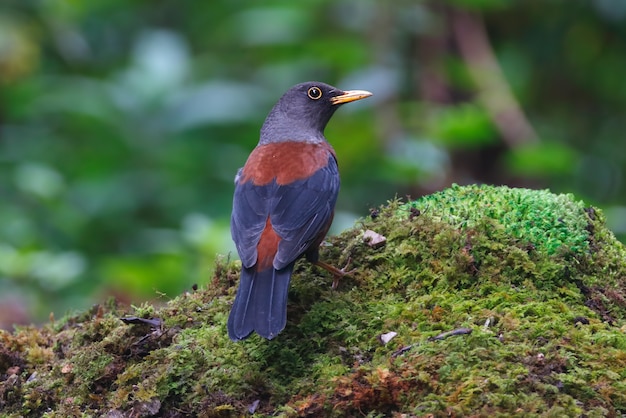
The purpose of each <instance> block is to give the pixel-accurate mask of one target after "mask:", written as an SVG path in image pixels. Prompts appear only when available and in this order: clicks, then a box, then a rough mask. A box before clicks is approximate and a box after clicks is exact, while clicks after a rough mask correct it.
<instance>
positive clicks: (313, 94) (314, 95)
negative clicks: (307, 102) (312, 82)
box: [307, 87, 322, 100]
mask: <svg viewBox="0 0 626 418" xmlns="http://www.w3.org/2000/svg"><path fill="white" fill-rule="evenodd" d="M307 94H308V95H309V97H310V98H311V99H313V100H317V99H319V98H320V97H322V90H320V88H319V87H311V88H310V89H309V91H308V92H307Z"/></svg>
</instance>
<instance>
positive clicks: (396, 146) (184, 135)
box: [0, 0, 626, 325]
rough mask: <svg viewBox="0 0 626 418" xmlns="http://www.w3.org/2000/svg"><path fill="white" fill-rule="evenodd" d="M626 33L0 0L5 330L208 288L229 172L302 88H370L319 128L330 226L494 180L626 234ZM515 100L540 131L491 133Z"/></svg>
mask: <svg viewBox="0 0 626 418" xmlns="http://www.w3.org/2000/svg"><path fill="white" fill-rule="evenodd" d="M625 21H626V6H624V5H623V2H621V1H620V0H601V1H600V0H598V1H595V2H586V1H582V0H575V1H570V2H568V5H567V7H564V6H563V4H562V3H560V2H536V1H530V2H528V1H521V0H517V1H513V0H509V1H505V0H454V1H453V0H448V1H444V2H435V1H432V2H428V1H419V0H413V1H405V0H402V1H394V2H384V1H376V0H370V1H362V0H340V1H337V0H333V1H331V0H324V1H300V2H288V1H270V2H263V3H259V2H254V1H251V0H240V1H237V2H232V1H231V2H229V1H224V0H214V1H210V2H207V1H201V0H189V1H186V2H184V3H181V2H175V1H171V0H163V1H133V2H129V1H122V0H106V1H105V0H94V1H88V2H87V1H78V0H4V1H3V2H2V3H1V4H0V304H1V305H2V306H3V307H5V308H6V309H8V310H9V311H10V312H9V314H4V313H3V310H2V309H0V322H2V320H3V315H6V316H7V317H8V318H10V319H11V320H18V319H19V317H20V315H22V316H23V318H22V319H23V320H32V319H33V318H35V319H39V320H41V319H42V318H45V317H46V316H47V315H48V313H49V312H50V311H56V312H57V313H58V314H62V313H63V312H64V311H65V310H67V309H69V308H82V307H84V306H86V305H87V304H89V303H90V302H91V301H93V300H96V299H102V298H103V297H104V295H106V294H109V293H112V294H115V295H117V296H118V297H122V298H123V299H125V300H127V301H135V302H136V301H139V300H141V299H145V298H158V297H159V295H161V294H166V295H167V297H171V296H174V295H176V294H178V293H179V292H181V290H183V289H185V288H189V287H190V286H191V285H192V284H193V283H206V282H207V281H208V277H209V271H210V269H211V268H212V266H213V260H214V258H215V256H216V254H218V253H220V254H228V253H229V252H232V251H233V245H232V244H231V241H230V236H229V230H228V217H229V213H230V203H231V194H232V188H233V186H232V180H233V176H234V173H235V171H236V169H237V168H238V167H240V166H241V165H242V164H243V163H244V162H245V158H246V156H247V154H248V152H249V151H250V150H251V149H252V148H253V147H254V145H255V143H256V141H257V138H258V129H259V127H260V125H261V123H262V121H263V119H264V117H265V115H266V114H267V112H268V111H269V109H270V107H271V106H272V104H273V103H274V102H275V101H276V99H277V98H278V96H279V95H280V94H282V92H283V91H284V90H285V89H287V88H288V87H289V86H291V85H292V84H295V83H297V82H300V81H304V80H310V79H319V80H322V81H325V82H329V83H331V84H335V85H337V86H338V87H341V88H346V89H347V88H360V89H367V90H370V91H372V92H374V94H375V95H374V96H373V97H372V98H370V99H368V100H366V101H363V102H362V103H355V104H353V105H350V106H349V107H346V108H344V109H342V110H341V111H340V112H338V113H337V115H336V116H335V117H334V118H333V120H332V121H331V123H330V124H329V127H328V129H327V131H326V134H327V137H328V138H329V139H330V141H331V142H332V144H333V145H334V147H335V148H336V150H337V154H338V156H339V159H340V170H341V174H342V191H341V194H340V198H339V202H338V214H337V217H336V221H335V227H334V228H335V231H339V230H342V229H344V228H345V227H346V226H348V225H350V224H351V223H352V222H353V220H354V219H355V218H356V217H359V216H363V215H365V214H367V209H368V208H369V207H371V206H377V205H379V204H381V203H383V202H384V201H386V200H388V199H391V198H393V197H394V196H396V195H399V196H403V195H405V194H410V195H412V196H414V197H417V196H418V195H422V194H425V193H430V192H433V191H435V190H439V189H442V188H444V187H446V186H448V185H449V184H451V183H452V182H457V183H461V184H467V183H479V182H487V183H498V184H509V185H512V186H529V187H542V188H543V187H550V188H551V189H552V190H554V191H557V192H572V193H574V194H576V195H577V196H578V197H580V198H584V199H586V200H588V201H589V202H591V203H593V204H596V205H599V206H602V207H603V208H605V210H606V214H607V218H608V221H609V226H610V227H612V228H613V230H614V231H616V232H617V233H618V236H620V235H619V234H620V233H621V234H622V235H621V237H622V238H623V237H624V235H623V234H625V233H626V220H625V219H626V199H625V198H624V196H626V185H625V184H624V182H623V173H624V170H625V169H626V154H625V153H624V152H623V144H624V129H623V120H624V109H626V78H625V77H624V76H623V75H624V74H626V55H624V54H623V51H624V50H626V25H625V24H624V22H625ZM472 25H474V26H472ZM476 28H479V29H482V30H484V31H485V34H486V35H487V38H486V39H487V40H488V43H486V44H485V43H483V44H480V42H479V41H480V39H481V38H480V36H478V35H480V33H481V32H480V31H477V29H476ZM472 42H473V43H472ZM472 48H474V49H472ZM481 48H482V49H481ZM468 51H469V52H468ZM472 51H473V52H472ZM489 53H491V54H492V55H493V56H494V57H495V58H496V63H497V65H496V67H495V69H494V68H493V67H489V66H486V67H484V68H483V67H482V65H486V64H485V61H484V60H482V61H481V59H482V58H484V57H485V56H488V55H489ZM481 74H482V76H481ZM498 74H500V75H501V79H500V78H498ZM499 79H500V81H504V82H505V84H504V85H502V84H500V85H498V84H497V83H496V82H494V81H493V80H499ZM494 85H495V87H494ZM507 89H508V90H509V93H510V97H513V98H514V103H515V104H516V105H517V106H518V107H519V109H521V110H522V113H521V114H522V115H523V116H524V118H526V119H527V122H528V124H529V125H530V126H532V128H533V131H531V133H532V134H533V135H530V134H529V135H526V136H525V135H517V136H515V134H511V133H510V132H509V131H508V127H509V126H514V124H515V122H516V121H515V120H513V122H510V123H509V122H508V121H505V123H504V124H498V123H497V120H496V117H497V114H494V109H496V110H498V109H500V108H502V109H505V110H506V109H508V108H509V107H510V103H509V105H507V104H506V101H505V102H499V101H498V100H500V99H502V97H505V98H506V94H504V96H503V94H502V91H504V92H506V91H507ZM510 97H509V98H510ZM502 103H504V104H502ZM518 116H519V115H518ZM517 121H518V122H519V120H517ZM511 135H512V138H514V139H515V141H511V140H510V138H509V137H510V136H511ZM25 307H27V308H25ZM3 325H6V324H3Z"/></svg>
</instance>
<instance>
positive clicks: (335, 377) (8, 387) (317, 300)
mask: <svg viewBox="0 0 626 418" xmlns="http://www.w3.org/2000/svg"><path fill="white" fill-rule="evenodd" d="M365 230H372V231H375V232H376V233H378V234H382V235H383V236H385V237H386V239H387V241H386V243H385V245H382V246H374V247H372V246H370V245H368V243H367V242H366V241H365V240H364V239H363V235H364V231H365ZM322 257H323V258H324V259H325V260H326V261H329V262H331V263H333V264H335V265H338V266H341V265H343V264H345V263H346V262H347V261H348V260H351V264H350V265H351V268H355V271H354V273H353V275H352V277H346V278H344V279H342V281H341V282H340V285H339V288H338V290H335V291H333V290H331V289H330V283H331V281H332V278H331V277H329V276H327V275H326V273H323V272H321V271H319V270H317V269H315V268H314V267H311V266H310V265H308V264H307V263H306V262H304V261H303V262H301V263H299V264H298V265H297V268H296V273H295V274H294V279H293V281H292V288H291V291H290V294H289V313H288V324H287V328H286V329H285V330H284V331H283V333H281V334H280V335H279V336H278V337H277V338H275V339H274V340H272V341H267V340H264V339H261V338H259V337H258V336H256V335H255V336H252V337H251V338H249V339H248V340H245V341H243V342H239V343H234V342H231V341H230V340H229V339H228V337H227V334H226V327H225V324H226V318H227V315H228V311H229V306H230V303H231V302H232V299H233V297H234V291H235V284H236V282H237V278H238V263H237V262H229V261H227V260H222V261H221V262H220V263H218V265H217V266H216V272H215V276H214V277H213V280H212V282H211V283H210V284H209V285H207V286H206V289H201V290H199V291H195V292H190V293H186V294H184V295H181V296H179V297H177V298H175V299H174V300H172V301H170V302H168V303H167V304H165V305H164V306H162V307H153V306H150V305H145V306H142V307H138V308H134V309H132V310H131V311H129V312H126V311H125V310H124V309H121V308H118V307H116V306H115V304H114V303H109V304H108V306H101V307H96V308H94V309H93V310H92V311H91V312H88V313H85V314H83V315H81V316H75V317H70V318H66V319H64V320H62V321H58V322H57V323H53V324H51V325H48V326H45V327H42V328H23V329H19V330H17V331H16V332H14V333H6V332H0V411H1V412H0V415H2V416H20V415H21V416H42V415H43V416H48V417H67V416H109V417H121V416H136V417H141V416H159V417H177V416H202V417H205V416H206V417H208V416H240V415H243V414H249V413H251V411H252V413H253V414H255V415H257V416H264V415H284V416H306V415H310V416H357V415H363V416H372V417H373V416H393V415H397V416H400V415H401V414H406V416H464V415H473V416H498V415H502V416H512V415H513V416H514V415H519V416H555V417H557V416H558V417H560V416H590V417H591V416H619V415H620V414H626V383H625V382H626V250H625V249H624V247H623V246H622V245H621V244H620V243H619V242H618V241H616V239H615V238H614V236H613V234H612V233H611V232H610V231H608V230H607V229H606V227H605V226H604V218H603V215H602V213H601V211H599V210H598V209H595V208H590V207H585V206H584V205H583V204H582V203H580V202H577V201H575V200H574V199H573V198H572V197H571V196H563V195H558V196H557V195H554V194H551V193H548V192H545V191H532V190H525V189H509V188H505V187H486V186H485V187H477V186H470V187H458V186H454V187H452V188H450V189H447V190H445V191H443V192H441V193H437V194H434V195H431V196H427V197H424V198H422V199H420V200H418V201H416V202H410V203H407V204H401V203H400V202H392V203H390V204H389V205H388V206H386V207H384V208H381V209H380V210H376V211H373V212H372V216H371V217H369V218H367V219H364V220H363V221H361V222H359V223H358V224H357V225H356V227H355V228H353V229H351V230H348V231H346V232H344V233H343V234H341V235H340V236H337V237H332V238H331V239H330V245H328V246H326V247H324V248H323V250H322ZM127 315H133V316H134V317H135V318H131V319H130V320H129V321H128V322H130V324H126V323H123V322H122V321H120V319H119V318H120V317H122V316H127ZM146 319H148V320H146ZM161 321H162V323H161ZM455 330H457V331H455ZM389 332H394V333H397V334H396V336H395V338H393V339H391V341H389V342H387V343H386V344H385V343H383V342H382V340H384V338H382V339H381V335H383V334H387V333H389ZM389 336H390V335H386V337H389Z"/></svg>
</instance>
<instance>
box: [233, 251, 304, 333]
mask: <svg viewBox="0 0 626 418" xmlns="http://www.w3.org/2000/svg"><path fill="white" fill-rule="evenodd" d="M292 271H293V263H292V264H290V265H288V266H287V267H285V268H284V269H281V270H275V269H273V268H269V269H266V270H263V271H256V270H255V268H254V267H252V268H245V267H244V268H242V269H241V280H240V282H239V289H238V290H237V296H235V302H234V303H233V307H232V309H231V311H230V316H229V317H228V336H229V337H230V339H231V340H233V341H237V340H243V339H244V338H247V337H248V336H249V335H250V334H251V333H252V331H256V332H257V334H259V335H260V336H261V337H264V338H267V339H269V340H271V339H272V338H274V337H275V336H277V335H278V333H279V332H281V331H282V330H283V329H284V328H285V324H286V323H287V293H288V290H289V281H290V280H291V272H292Z"/></svg>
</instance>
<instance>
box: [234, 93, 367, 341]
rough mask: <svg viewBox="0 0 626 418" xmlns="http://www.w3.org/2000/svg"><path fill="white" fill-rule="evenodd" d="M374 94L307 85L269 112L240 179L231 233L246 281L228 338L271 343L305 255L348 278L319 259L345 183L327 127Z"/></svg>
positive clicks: (240, 289)
mask: <svg viewBox="0 0 626 418" xmlns="http://www.w3.org/2000/svg"><path fill="white" fill-rule="evenodd" d="M371 95H372V93H370V92H369V91H365V90H346V91H343V90H340V89H338V88H336V87H333V86H331V85H328V84H325V83H321V82H316V81H310V82H305V83H300V84H297V85H295V86H293V87H291V88H290V89H289V90H287V92H286V93H284V94H283V95H282V97H280V99H279V100H278V102H277V103H276V104H275V105H274V107H273V108H272V109H271V111H270V112H269V114H268V116H267V118H266V119H265V122H264V123H263V125H262V127H261V131H260V138H259V142H258V144H257V146H256V147H255V148H254V150H253V151H252V152H251V153H250V155H249V156H248V159H247V160H246V163H245V164H244V166H243V167H242V168H240V169H239V170H238V171H237V174H236V176H235V191H234V195H233V209H232V214H231V235H232V239H233V241H234V242H235V247H236V249H237V253H238V254H239V258H240V259H241V275H240V280H239V287H238V289H237V293H236V295H235V300H234V302H233V305H232V308H231V311H230V314H229V317H228V322H227V328H228V336H229V337H230V339H231V340H233V341H239V340H243V339H245V338H247V337H249V336H250V335H251V334H252V333H253V332H256V333H257V334H258V335H260V336H261V337H264V338H266V339H268V340H271V339H273V338H274V337H276V336H277V335H278V334H279V333H280V332H281V331H282V330H283V329H284V328H285V325H286V323H287V293H288V290H289V282H290V281H291V275H292V273H293V268H294V264H295V262H296V260H298V259H299V258H300V257H303V256H304V257H305V258H306V259H307V260H308V261H309V262H311V263H313V264H315V265H318V266H320V267H322V268H325V269H327V270H329V271H331V272H333V274H336V275H341V274H345V273H344V272H343V271H342V270H339V269H338V268H336V267H334V266H331V265H329V264H327V263H324V262H322V261H321V260H319V252H318V251H319V246H320V244H321V243H322V241H323V240H324V237H325V236H326V233H327V232H328V229H329V228H330V225H331V223H332V220H333V216H334V211H335V203H336V201H337V195H338V193H339V183H340V180H339V170H338V166H337V157H336V154H335V150H334V149H333V147H332V146H331V145H330V144H329V143H328V141H327V140H326V138H325V137H324V129H325V127H326V124H327V123H328V121H329V120H330V118H331V117H332V116H333V114H334V113H335V111H336V110H337V108H339V107H340V106H341V105H343V104H345V103H349V102H353V101H356V100H360V99H364V98H366V97H369V96H371Z"/></svg>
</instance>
